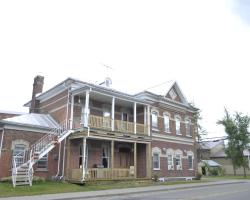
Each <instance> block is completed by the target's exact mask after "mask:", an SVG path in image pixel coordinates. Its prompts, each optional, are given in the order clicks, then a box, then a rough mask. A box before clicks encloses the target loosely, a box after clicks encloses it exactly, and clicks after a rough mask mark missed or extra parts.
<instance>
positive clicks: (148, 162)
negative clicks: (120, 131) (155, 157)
mask: <svg viewBox="0 0 250 200" xmlns="http://www.w3.org/2000/svg"><path fill="white" fill-rule="evenodd" d="M151 152H152V150H151V143H148V144H147V145H146V170H147V178H149V179H151V176H152V175H151V174H152V153H151Z"/></svg>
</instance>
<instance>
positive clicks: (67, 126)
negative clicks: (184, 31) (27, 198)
mask: <svg viewBox="0 0 250 200" xmlns="http://www.w3.org/2000/svg"><path fill="white" fill-rule="evenodd" d="M64 87H65V86H64ZM69 93H70V88H69V87H68V98H67V109H66V128H67V130H68V128H69V124H68V119H69V116H68V115H69ZM66 140H67V138H65V139H64V145H63V166H62V176H61V177H60V179H61V178H63V177H64V168H65V152H66Z"/></svg>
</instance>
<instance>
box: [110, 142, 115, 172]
mask: <svg viewBox="0 0 250 200" xmlns="http://www.w3.org/2000/svg"><path fill="white" fill-rule="evenodd" d="M114 156H115V141H114V140H111V166H110V167H111V168H115V165H114Z"/></svg>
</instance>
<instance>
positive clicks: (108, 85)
mask: <svg viewBox="0 0 250 200" xmlns="http://www.w3.org/2000/svg"><path fill="white" fill-rule="evenodd" d="M99 85H101V86H105V87H111V85H112V80H111V78H109V77H107V78H105V80H104V82H102V83H100V84H99Z"/></svg>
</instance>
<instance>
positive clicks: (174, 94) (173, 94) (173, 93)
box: [169, 89, 177, 99]
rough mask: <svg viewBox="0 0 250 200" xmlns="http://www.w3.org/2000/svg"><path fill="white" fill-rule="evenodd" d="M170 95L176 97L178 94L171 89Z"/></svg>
mask: <svg viewBox="0 0 250 200" xmlns="http://www.w3.org/2000/svg"><path fill="white" fill-rule="evenodd" d="M169 95H170V97H171V98H172V99H175V98H176V97H177V94H176V93H175V91H174V89H171V90H170V92H169Z"/></svg>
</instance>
